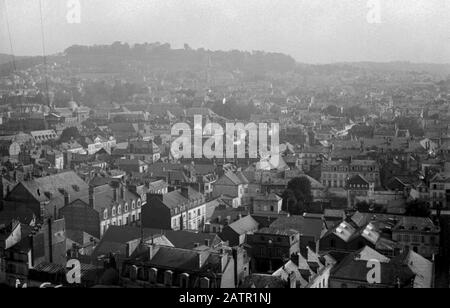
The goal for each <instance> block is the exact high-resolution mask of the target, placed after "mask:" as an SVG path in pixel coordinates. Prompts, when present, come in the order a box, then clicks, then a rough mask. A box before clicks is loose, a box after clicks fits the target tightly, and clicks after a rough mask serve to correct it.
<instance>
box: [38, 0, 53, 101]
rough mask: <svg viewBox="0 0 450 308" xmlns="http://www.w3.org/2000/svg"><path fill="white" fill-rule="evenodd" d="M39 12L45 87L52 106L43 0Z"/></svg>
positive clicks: (40, 1)
mask: <svg viewBox="0 0 450 308" xmlns="http://www.w3.org/2000/svg"><path fill="white" fill-rule="evenodd" d="M39 13H40V20H41V40H42V55H43V57H44V74H45V89H46V91H47V102H48V104H49V107H51V106H50V94H49V89H48V77H47V55H46V51H45V35H44V21H43V18H42V0H39Z"/></svg>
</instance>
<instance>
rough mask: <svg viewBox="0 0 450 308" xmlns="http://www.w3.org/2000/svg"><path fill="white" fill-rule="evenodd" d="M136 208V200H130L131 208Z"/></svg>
mask: <svg viewBox="0 0 450 308" xmlns="http://www.w3.org/2000/svg"><path fill="white" fill-rule="evenodd" d="M135 208H136V202H134V200H133V201H132V202H131V209H133V210H134V209H135Z"/></svg>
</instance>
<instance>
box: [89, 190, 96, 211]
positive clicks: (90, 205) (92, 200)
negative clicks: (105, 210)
mask: <svg viewBox="0 0 450 308" xmlns="http://www.w3.org/2000/svg"><path fill="white" fill-rule="evenodd" d="M94 204H95V200H94V187H93V186H89V207H90V208H91V209H93V208H94Z"/></svg>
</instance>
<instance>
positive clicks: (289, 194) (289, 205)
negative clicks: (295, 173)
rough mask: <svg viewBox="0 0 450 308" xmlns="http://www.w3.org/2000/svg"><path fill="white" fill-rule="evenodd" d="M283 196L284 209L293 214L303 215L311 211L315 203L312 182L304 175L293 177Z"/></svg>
mask: <svg viewBox="0 0 450 308" xmlns="http://www.w3.org/2000/svg"><path fill="white" fill-rule="evenodd" d="M282 197H283V210H284V211H286V212H288V213H289V214H291V215H303V214H304V213H305V212H308V211H310V209H311V206H312V203H313V195H312V191H311V182H310V181H309V179H308V178H307V177H304V176H303V177H299V178H295V179H292V180H291V181H289V183H288V186H287V188H286V190H285V191H284V193H283V196H282Z"/></svg>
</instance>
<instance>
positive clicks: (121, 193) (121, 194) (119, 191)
mask: <svg viewBox="0 0 450 308" xmlns="http://www.w3.org/2000/svg"><path fill="white" fill-rule="evenodd" d="M113 194H114V195H113V198H114V201H115V202H119V200H120V199H121V200H123V199H124V198H125V185H123V184H120V185H119V187H113ZM70 202H71V200H70V194H69V193H68V192H67V191H66V192H64V206H67V205H69V204H70ZM94 204H95V188H94V187H93V186H89V207H90V208H94Z"/></svg>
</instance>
